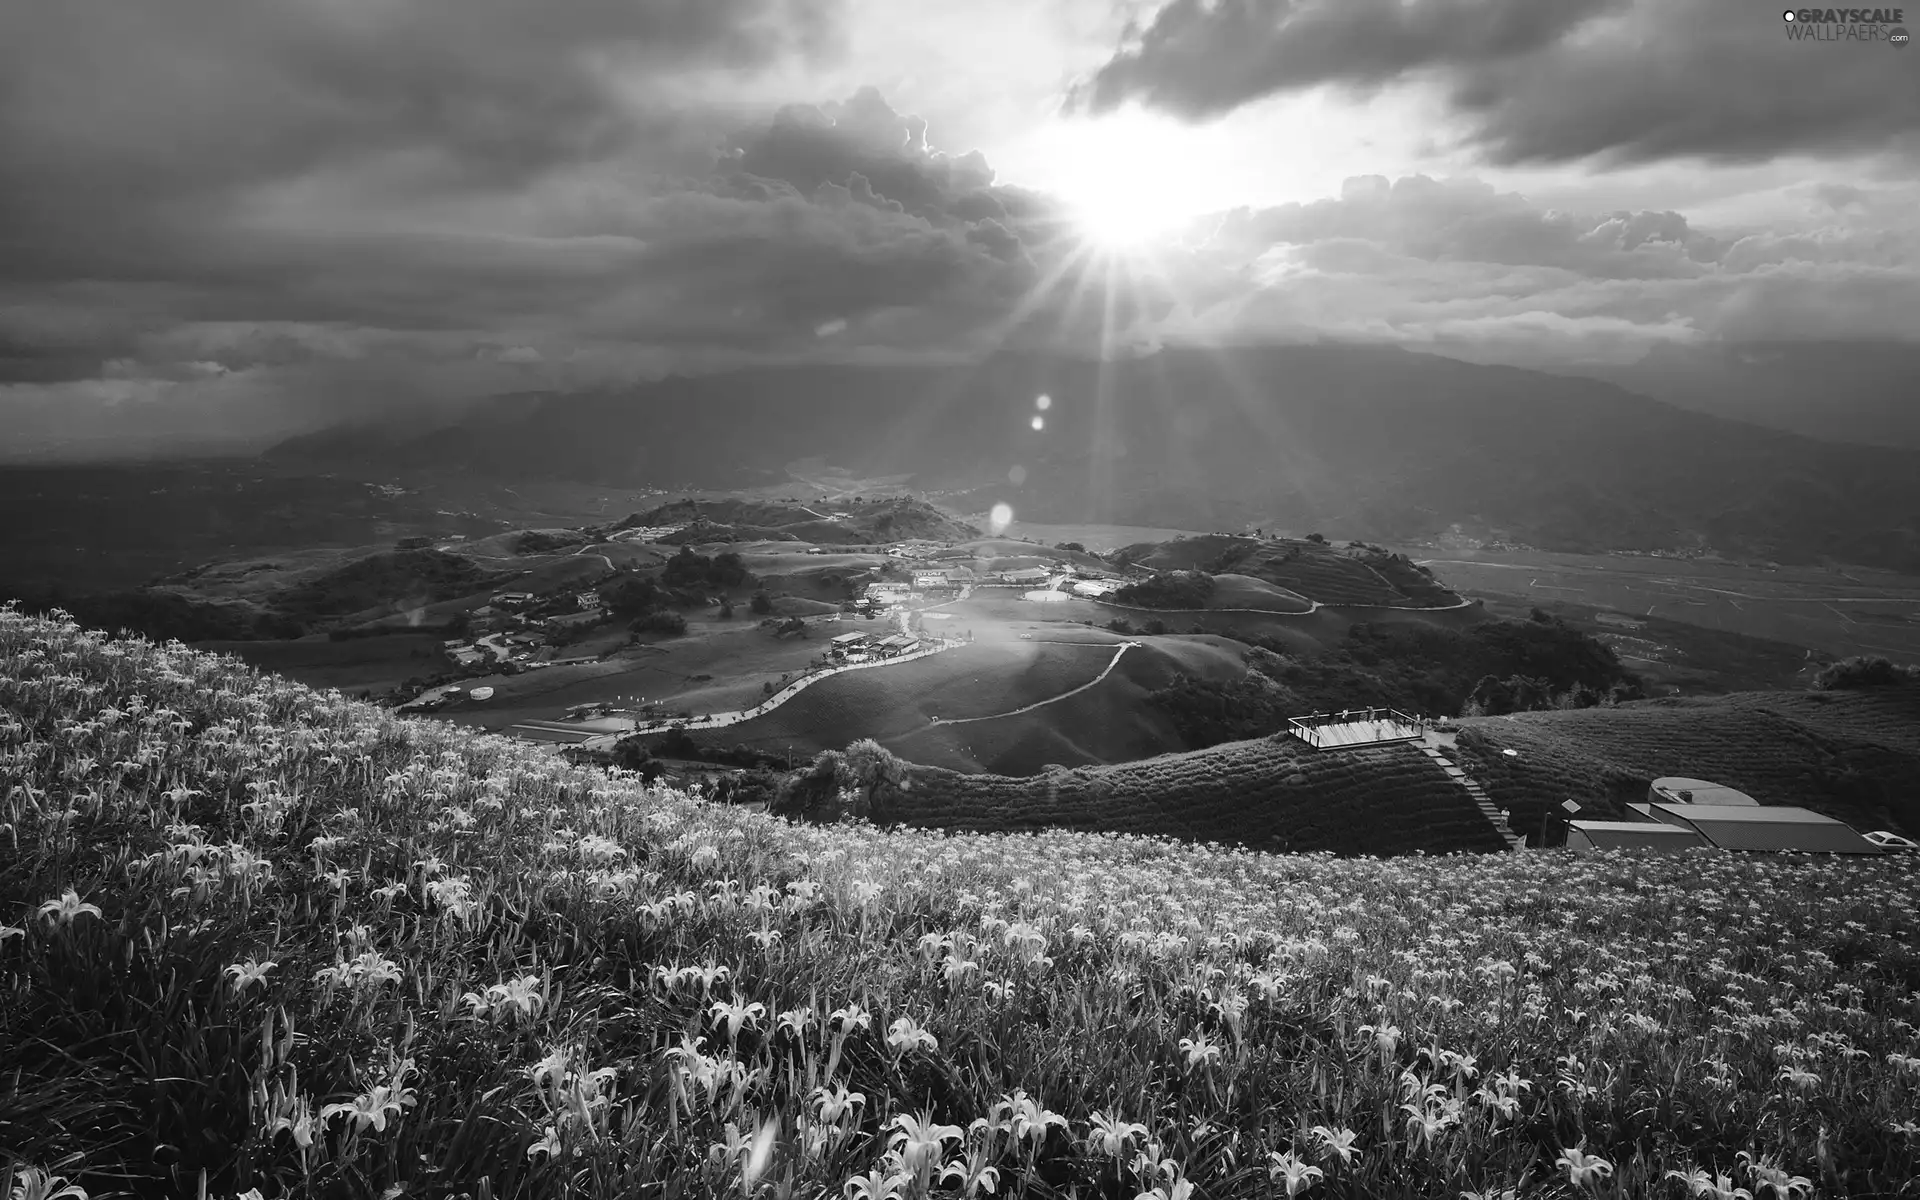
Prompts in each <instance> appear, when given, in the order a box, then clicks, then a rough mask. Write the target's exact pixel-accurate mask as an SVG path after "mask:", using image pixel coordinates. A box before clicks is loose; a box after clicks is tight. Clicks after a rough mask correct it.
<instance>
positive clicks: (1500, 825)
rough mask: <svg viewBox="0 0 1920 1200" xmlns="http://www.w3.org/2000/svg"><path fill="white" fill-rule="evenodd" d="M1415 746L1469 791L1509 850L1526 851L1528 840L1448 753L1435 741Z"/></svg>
mask: <svg viewBox="0 0 1920 1200" xmlns="http://www.w3.org/2000/svg"><path fill="white" fill-rule="evenodd" d="M1414 744H1415V745H1417V746H1419V747H1420V752H1421V753H1422V754H1425V755H1426V756H1427V757H1428V758H1431V759H1432V760H1433V761H1434V763H1435V764H1436V765H1438V766H1439V768H1440V769H1441V770H1442V771H1445V772H1446V773H1447V778H1449V779H1451V780H1453V781H1454V782H1455V783H1457V784H1459V785H1460V786H1461V787H1463V788H1465V789H1467V795H1469V796H1471V797H1473V803H1474V805H1475V806H1476V807H1478V808H1479V809H1480V811H1481V812H1482V813H1484V814H1486V818H1487V821H1488V822H1489V823H1490V824H1491V825H1492V826H1493V828H1494V832H1496V833H1498V834H1499V835H1500V836H1501V837H1503V838H1505V839H1506V842H1507V849H1509V850H1524V849H1526V846H1527V839H1526V838H1524V837H1522V836H1521V835H1519V834H1517V833H1515V832H1514V831H1513V828H1512V827H1511V826H1509V825H1508V824H1507V820H1506V818H1505V817H1503V816H1501V815H1500V810H1499V808H1497V807H1495V805H1494V803H1493V799H1492V798H1491V797H1490V796H1488V795H1487V793H1486V789H1484V788H1482V787H1481V786H1480V785H1479V784H1477V783H1475V782H1474V781H1473V780H1471V779H1469V778H1467V773H1466V772H1465V771H1463V770H1461V769H1460V767H1459V765H1458V764H1457V763H1455V762H1454V761H1453V760H1452V759H1451V758H1448V757H1447V754H1446V752H1445V751H1444V750H1442V749H1441V748H1440V746H1439V745H1438V744H1436V743H1435V742H1434V741H1431V740H1427V741H1420V742H1416V743H1414Z"/></svg>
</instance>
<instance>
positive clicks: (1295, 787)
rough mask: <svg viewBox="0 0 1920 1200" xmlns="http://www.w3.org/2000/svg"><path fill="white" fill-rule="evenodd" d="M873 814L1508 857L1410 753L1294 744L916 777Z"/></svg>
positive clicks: (1279, 846) (926, 823) (1429, 765)
mask: <svg viewBox="0 0 1920 1200" xmlns="http://www.w3.org/2000/svg"><path fill="white" fill-rule="evenodd" d="M875 818H876V819H877V820H883V821H891V822H899V823H903V824H909V825H915V826H919V827H922V828H931V829H954V830H965V831H967V832H971V833H1005V832H1012V831H1019V830H1031V829H1043V828H1062V829H1077V830H1093V831H1101V832H1109V831H1110V832H1116V833H1151V834H1158V835H1162V836H1168V837H1178V838H1186V839H1191V840H1198V841H1210V842H1223V843H1227V844H1233V845H1243V846H1247V847H1250V848H1253V849H1258V850H1291V851H1311V850H1327V851H1332V852H1334V853H1336V854H1342V855H1353V854H1405V853H1411V852H1413V851H1414V850H1424V851H1426V852H1428V853H1445V852H1449V851H1499V850H1504V849H1505V848H1506V843H1505V842H1504V841H1502V840H1501V838H1500V837H1499V835H1498V834H1497V833H1495V832H1494V829H1493V826H1492V825H1491V824H1490V823H1489V822H1488V821H1487V819H1486V818H1485V817H1484V816H1483V815H1481V813H1480V811H1479V809H1477V808H1475V807H1474V805H1473V802H1472V801H1471V800H1470V799H1469V798H1468V796H1467V793H1466V791H1465V790H1464V789H1462V788H1460V787H1458V786H1456V785H1455V784H1454V783H1453V782H1452V781H1451V780H1450V779H1448V778H1447V776H1446V775H1445V774H1444V773H1443V772H1442V771H1441V770H1440V768H1439V767H1437V766H1435V765H1434V763H1433V761H1432V760H1431V759H1429V758H1428V757H1427V756H1426V755H1424V754H1421V753H1420V752H1419V751H1418V750H1415V749H1413V748H1412V747H1410V746H1405V745H1395V746H1375V747H1364V748H1357V749H1350V750H1339V751H1322V750H1312V749H1309V748H1307V747H1305V746H1302V745H1300V744H1299V743H1297V742H1294V741H1293V740H1292V739H1291V738H1279V739H1260V740H1257V741H1250V742H1235V743H1232V744H1229V745H1225V746H1216V747H1213V748H1211V749H1208V750H1196V751H1192V752H1189V753H1185V754H1169V755H1163V756H1161V757H1158V758H1154V759H1149V760H1147V761H1144V762H1137V763H1125V764H1121V765H1118V766H1106V767H1093V768H1081V769H1076V770H1064V769H1063V770H1056V771H1050V772H1047V773H1045V774H1042V775H1039V776H1035V777H1030V778H1024V779H1012V778H1007V777H1004V776H996V775H963V774H959V773H957V772H953V771H945V770H940V769H938V768H930V767H923V768H918V769H916V770H914V771H913V773H912V777H911V786H910V787H909V788H908V789H907V790H906V791H904V792H900V793H898V794H895V795H893V796H891V797H889V798H888V799H887V800H886V802H885V804H884V806H877V807H876V810H875Z"/></svg>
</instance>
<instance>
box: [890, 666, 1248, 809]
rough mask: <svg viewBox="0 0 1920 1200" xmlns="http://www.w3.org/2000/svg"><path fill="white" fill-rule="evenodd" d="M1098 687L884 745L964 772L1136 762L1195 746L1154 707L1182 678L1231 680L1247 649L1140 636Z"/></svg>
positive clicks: (913, 759) (998, 772) (1029, 771)
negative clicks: (1157, 696) (1159, 694)
mask: <svg viewBox="0 0 1920 1200" xmlns="http://www.w3.org/2000/svg"><path fill="white" fill-rule="evenodd" d="M1135 640H1137V641H1139V642H1140V646H1139V647H1138V648H1136V649H1133V650H1129V651H1127V653H1126V654H1124V655H1123V656H1121V658H1120V661H1119V664H1118V665H1117V666H1115V667H1114V669H1113V670H1112V672H1111V673H1109V674H1108V675H1107V676H1106V678H1104V679H1102V680H1101V681H1100V682H1099V683H1098V684H1096V685H1094V686H1093V687H1090V688H1087V689H1086V690H1084V691H1078V692H1075V693H1074V694H1072V695H1069V696H1066V697H1065V698H1063V699H1061V700H1058V701H1056V702H1054V703H1050V704H1048V705H1046V706H1045V707H1043V708H1037V709H1034V710H1032V711H1031V712H1026V713H1022V714H1020V715H1019V716H1013V717H1004V718H1000V719H996V720H987V721H973V722H969V723H966V724H940V725H934V726H931V727H928V728H923V729H920V730H918V731H917V732H911V733H907V734H904V735H902V736H899V737H895V738H891V739H889V740H888V741H887V742H886V746H887V748H888V749H890V750H892V751H894V752H895V753H896V754H898V755H900V756H901V757H902V758H905V759H908V760H909V761H911V762H915V763H920V764H924V765H927V766H934V767H944V768H946V769H948V770H955V771H963V772H987V773H990V774H996V775H1035V774H1038V773H1039V772H1041V771H1042V770H1045V769H1046V768H1047V767H1049V766H1054V765H1058V766H1067V767H1077V766H1088V765H1097V764H1101V763H1120V762H1132V761H1135V760H1137V759H1143V758H1152V757H1153V756H1155V755H1157V754H1174V753H1177V752H1179V751H1182V750H1186V749H1188V748H1189V746H1188V744H1187V743H1186V742H1185V741H1184V740H1183V739H1182V738H1181V735H1180V730H1179V727H1178V725H1177V723H1176V722H1175V721H1174V720H1172V719H1171V718H1170V717H1169V715H1168V714H1167V712H1166V711H1165V710H1164V709H1162V708H1160V707H1158V706H1156V705H1154V704H1151V703H1149V701H1150V699H1151V697H1152V695H1153V693H1154V691H1155V690H1156V689H1159V688H1164V687H1166V686H1167V685H1168V684H1170V683H1172V682H1173V680H1174V679H1175V678H1176V677H1177V676H1178V675H1180V674H1182V673H1185V674H1187V675H1191V676H1194V677H1196V678H1201V679H1209V680H1222V681H1225V680H1232V679H1237V678H1239V677H1240V676H1241V675H1242V674H1244V673H1245V671H1246V667H1245V664H1243V663H1242V662H1241V658H1240V651H1241V650H1242V649H1243V647H1240V646H1238V645H1237V644H1235V643H1233V642H1230V641H1227V640H1226V639H1224V638H1212V637H1142V638H1138V639H1135Z"/></svg>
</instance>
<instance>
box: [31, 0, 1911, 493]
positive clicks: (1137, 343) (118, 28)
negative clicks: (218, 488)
mask: <svg viewBox="0 0 1920 1200" xmlns="http://www.w3.org/2000/svg"><path fill="white" fill-rule="evenodd" d="M1802 15H1806V16H1809V17H1812V18H1814V20H1813V21H1812V22H1804V21H1803V22H1799V24H1800V25H1801V27H1802V29H1803V30H1804V29H1808V28H1814V32H1816V33H1817V34H1819V35H1820V36H1818V37H1813V38H1809V37H1802V38H1800V39H1794V38H1792V37H1790V36H1789V32H1790V31H1789V29H1788V25H1789V23H1788V22H1786V21H1784V20H1783V15H1782V11H1781V10H1780V9H1777V8H1770V7H1766V6H1764V5H1761V4H1759V3H1749V2H1745V0H1669V2H1666V3H1652V2H1649V0H1556V2H1555V3H1551V4H1546V3H1541V2H1540V0H538V2H537V3H534V2H523V3H516V2H509V0H168V3H166V4H128V3H126V2H125V0H60V2H59V3H57V4H17V5H9V6H6V7H5V8H4V9H3V10H0V455H5V454H7V453H8V452H16V453H31V452H34V451H37V450H39V449H42V448H44V447H46V446H49V445H55V444H64V445H67V446H69V447H71V446H74V445H97V446H102V447H109V446H117V445H129V444H138V445H152V446H163V447H164V446H174V445H180V446H185V445H200V444H212V443H216V442H222V441H227V442H234V443H250V442H258V441H260V440H261V439H266V438H271V437H274V436H278V435H281V434H284V433H288V432H293V431H298V430H302V429H309V428H315V427H320V426H324V425H327V424H333V423H337V422H341V421H353V420H365V419H370V418H377V417H379V416H382V415H384V414H390V413H393V412H396V411H402V410H407V409H416V408H422V407H433V406H445V405H452V404H458V403H463V402H466V401H470V400H472V399H475V398H479V397H485V396H489V395H498V394H511V393H524V392H529V391H555V390H558V391H566V390H575V389H583V388H598V387H605V386H619V385H623V384H629V383H632V382H635V381H638V380H644V379H650V378H657V377H658V376H660V375H662V374H664V373H669V372H676V371H678V372H688V371H705V370H713V369H721V368H725V367H727V366H731V365H738V364H747V363H769V362H771V363H779V362H788V361H804V360H808V359H822V358H825V359H838V360H855V361H863V360H866V361H889V360H899V359H927V358H938V359H953V360H956V361H963V360H965V359H967V358H969V357H973V356H978V355H980V354H984V353H989V352H992V351H994V350H996V349H1001V348H1009V347H1012V348H1023V349H1056V350H1062V351H1068V352H1074V353H1089V354H1120V353H1139V352H1141V351H1142V350H1150V349H1151V348H1152V347H1154V346H1157V345H1165V344H1170V343H1181V342H1199V343H1204V344H1222V343H1225V344H1231V343H1236V342H1249V341H1262V340H1298V339H1303V338H1304V339H1311V338H1316V337H1359V338H1370V339H1377V340H1382V341H1387V342H1394V343H1398V344H1403V345H1407V346H1410V347H1413V348H1418V349H1429V350H1437V351H1439V352H1443V353H1448V354H1453V355H1457V356H1459V357H1463V358H1469V359H1473V360H1476V361H1487V362H1507V363H1514V364H1518V365H1524V366H1537V367H1546V368H1550V369H1551V368H1562V367H1567V366H1571V365H1577V364H1582V363H1607V362H1615V363H1617V362H1630V361H1633V360H1635V359H1637V358H1638V357H1639V356H1641V355H1644V354H1645V353H1646V352H1647V351H1648V350H1649V349H1650V348H1651V347H1654V346H1658V345H1662V344H1676V343H1677V344H1684V345H1694V344H1709V345H1710V344H1712V343H1715V342H1719V341H1729V340H1731V341H1746V340H1776V339H1794V338H1804V339H1821V338H1845V339H1897V340H1905V341H1912V340H1920V50H1915V49H1913V48H1912V47H1911V46H1910V45H1909V46H1900V45H1895V44H1893V43H1891V42H1889V41H1888V40H1886V38H1885V37H1884V35H1885V34H1886V33H1887V32H1888V31H1889V30H1890V29H1891V28H1892V26H1891V25H1890V24H1886V23H1882V24H1876V25H1873V26H1871V28H1870V29H1869V30H1868V31H1867V32H1868V33H1871V34H1872V35H1873V37H1872V39H1871V40H1864V39H1863V38H1860V37H1855V38H1853V39H1848V38H1846V37H1845V36H1844V32H1845V29H1844V27H1841V26H1832V25H1825V24H1821V23H1820V22H1819V20H1818V18H1819V17H1820V16H1822V15H1823V14H1820V13H1807V14H1802ZM1872 15H1873V14H1871V13H1869V14H1868V16H1870V17H1871V16H1872ZM1881 15H1884V16H1887V17H1889V18H1890V19H1891V18H1892V14H1890V13H1883V14H1881ZM1897 19H1898V20H1901V21H1905V22H1908V23H1910V24H1912V25H1915V26H1920V10H1916V11H1914V12H1912V13H1911V14H1906V13H1902V14H1900V16H1899V17H1898V18H1897ZM1816 26H1817V28H1815V27H1816ZM1855 32H1856V33H1857V32H1858V29H1857V28H1856V30H1855ZM1835 33H1841V34H1842V35H1843V36H1840V37H1838V38H1836V37H1834V36H1833V35H1834V34H1835Z"/></svg>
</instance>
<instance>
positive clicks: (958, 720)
mask: <svg viewBox="0 0 1920 1200" xmlns="http://www.w3.org/2000/svg"><path fill="white" fill-rule="evenodd" d="M1087 644H1089V643H1086V642H1063V643H1061V645H1068V646H1083V645H1087ZM1139 644H1140V643H1139V642H1121V643H1120V648H1119V649H1117V650H1115V651H1114V652H1113V661H1112V662H1109V663H1108V664H1107V668H1106V670H1104V671H1102V672H1100V673H1099V674H1098V675H1095V676H1094V677H1093V678H1092V679H1089V680H1088V681H1087V682H1085V683H1083V684H1081V685H1080V686H1079V687H1077V688H1073V689H1070V690H1068V691H1064V692H1061V693H1060V694H1059V695H1058V696H1049V697H1048V698H1047V699H1045V700H1037V701H1035V702H1034V703H1032V704H1029V705H1026V706H1025V707H1023V708H1015V709H1009V710H1008V711H1006V712H1003V713H994V714H992V715H991V716H985V717H953V718H946V717H928V718H927V723H928V727H929V728H931V727H932V726H934V725H969V724H972V723H973V722H975V721H998V720H999V719H1000V718H1001V717H1017V716H1019V715H1020V714H1021V713H1028V712H1032V711H1033V710H1034V709H1036V708H1041V707H1044V706H1045V705H1048V704H1054V703H1057V702H1059V701H1061V700H1065V699H1066V698H1067V697H1068V696H1077V695H1079V694H1080V693H1081V692H1084V691H1086V690H1087V689H1088V688H1090V687H1093V686H1094V685H1095V684H1098V683H1099V682H1100V681H1101V680H1103V679H1105V678H1106V677H1107V676H1109V675H1111V674H1113V669H1114V668H1115V667H1117V666H1119V665H1120V656H1121V655H1122V654H1125V653H1126V652H1127V651H1129V650H1131V649H1133V648H1134V647H1136V646H1138V645H1139Z"/></svg>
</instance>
